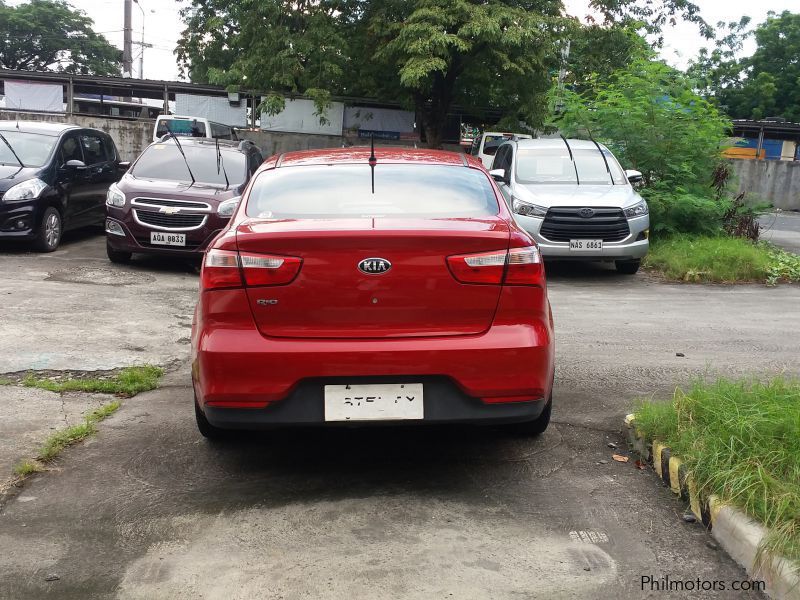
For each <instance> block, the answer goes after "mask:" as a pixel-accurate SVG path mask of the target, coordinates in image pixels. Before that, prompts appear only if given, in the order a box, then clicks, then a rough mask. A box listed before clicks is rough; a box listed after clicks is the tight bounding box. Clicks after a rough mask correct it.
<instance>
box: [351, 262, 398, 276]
mask: <svg viewBox="0 0 800 600" xmlns="http://www.w3.org/2000/svg"><path fill="white" fill-rule="evenodd" d="M391 268H392V263H390V262H389V261H388V260H386V259H385V258H365V259H364V260H362V261H361V262H360V263H358V270H359V271H361V272H362V273H366V274H367V275H381V274H383V273H386V271H388V270H389V269H391Z"/></svg>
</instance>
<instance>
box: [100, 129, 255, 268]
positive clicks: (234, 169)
mask: <svg viewBox="0 0 800 600" xmlns="http://www.w3.org/2000/svg"><path fill="white" fill-rule="evenodd" d="M262 162H263V158H262V156H261V152H260V151H259V150H258V147H256V146H255V144H253V143H252V142H250V141H242V142H228V141H220V140H214V141H211V140H205V139H192V138H181V139H176V138H175V137H170V136H165V137H164V139H162V140H161V141H159V142H156V143H154V144H150V145H149V146H148V147H147V148H145V150H144V152H142V154H141V156H139V158H138V159H136V162H134V163H133V165H132V166H131V168H130V170H129V171H128V173H126V175H125V176H124V177H123V178H122V179H121V180H120V182H119V183H118V184H116V185H113V186H111V188H110V189H109V190H108V198H107V200H106V210H107V218H106V242H107V243H106V250H107V253H108V258H109V259H110V260H111V261H112V262H116V263H124V262H127V261H129V260H130V259H131V256H132V255H133V254H134V253H144V254H148V253H149V254H172V255H187V256H191V255H194V256H199V255H200V253H201V252H202V251H203V250H205V248H206V246H208V244H209V242H210V241H211V240H212V239H214V238H215V237H216V235H217V234H218V233H219V232H220V231H221V230H222V229H223V228H224V227H225V226H226V225H227V224H228V220H229V219H230V217H231V215H232V214H233V212H234V210H235V208H236V205H237V203H238V202H239V196H241V193H242V191H244V188H245V186H246V185H247V182H248V181H249V180H250V176H251V175H252V174H253V173H254V172H255V171H256V169H258V167H259V166H260V165H261V163H262Z"/></svg>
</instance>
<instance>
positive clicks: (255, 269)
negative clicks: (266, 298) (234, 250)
mask: <svg viewBox="0 0 800 600" xmlns="http://www.w3.org/2000/svg"><path fill="white" fill-rule="evenodd" d="M241 260H242V272H243V273H244V280H245V283H246V284H247V285H248V286H251V287H253V286H259V285H286V284H287V283H291V282H292V280H293V279H294V278H295V277H297V273H298V272H299V271H300V265H301V264H302V262H303V259H302V258H297V257H295V256H266V255H263V254H242V255H241Z"/></svg>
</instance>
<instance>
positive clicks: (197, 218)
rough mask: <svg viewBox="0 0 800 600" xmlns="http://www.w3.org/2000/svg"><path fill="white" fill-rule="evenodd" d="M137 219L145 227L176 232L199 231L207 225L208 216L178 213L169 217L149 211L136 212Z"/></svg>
mask: <svg viewBox="0 0 800 600" xmlns="http://www.w3.org/2000/svg"><path fill="white" fill-rule="evenodd" d="M134 212H135V213H136V218H137V219H138V220H139V222H140V223H142V224H144V225H153V226H155V227H161V228H164V229H174V230H176V231H180V230H185V229H198V228H199V227H202V225H203V224H204V223H205V220H206V215H190V214H181V213H177V214H174V215H169V214H165V213H160V212H151V211H149V210H135V211H134Z"/></svg>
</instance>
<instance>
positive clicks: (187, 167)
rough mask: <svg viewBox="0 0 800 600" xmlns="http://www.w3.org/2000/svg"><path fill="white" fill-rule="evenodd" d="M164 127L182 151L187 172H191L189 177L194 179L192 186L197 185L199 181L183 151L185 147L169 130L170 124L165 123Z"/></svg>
mask: <svg viewBox="0 0 800 600" xmlns="http://www.w3.org/2000/svg"><path fill="white" fill-rule="evenodd" d="M164 125H165V126H166V128H167V132H168V133H169V136H170V137H171V138H172V139H173V140H175V144H176V145H177V146H178V150H179V151H180V153H181V156H182V157H183V162H185V163H186V170H187V171H189V177H191V178H192V185H194V184H195V183H197V180H196V179H195V178H194V173H192V168H191V167H190V166H189V160H188V159H187V158H186V153H184V151H183V146H181V142H180V140H178V136H177V135H175V134H174V133H172V129H170V128H169V123H167V122H166V121H164Z"/></svg>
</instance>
